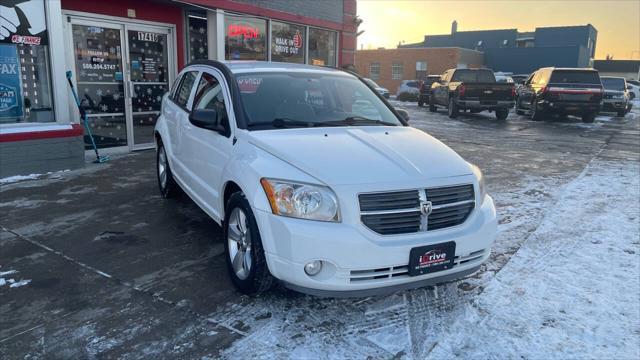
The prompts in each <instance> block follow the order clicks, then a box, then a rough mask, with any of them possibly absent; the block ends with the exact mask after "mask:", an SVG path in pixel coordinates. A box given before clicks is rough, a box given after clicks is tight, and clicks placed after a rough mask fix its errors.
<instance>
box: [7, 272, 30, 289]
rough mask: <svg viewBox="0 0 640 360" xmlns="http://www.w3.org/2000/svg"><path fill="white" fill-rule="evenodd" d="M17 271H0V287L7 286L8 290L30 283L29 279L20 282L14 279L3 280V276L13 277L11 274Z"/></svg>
mask: <svg viewBox="0 0 640 360" xmlns="http://www.w3.org/2000/svg"><path fill="white" fill-rule="evenodd" d="M17 273H18V271H16V270H8V271H0V287H1V286H5V285H6V284H9V287H10V288H17V287H20V286H25V285H27V284H29V283H30V282H31V279H26V280H25V279H22V280H20V281H16V280H15V279H13V278H11V279H5V276H7V275H13V274H17Z"/></svg>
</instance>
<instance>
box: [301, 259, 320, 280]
mask: <svg viewBox="0 0 640 360" xmlns="http://www.w3.org/2000/svg"><path fill="white" fill-rule="evenodd" d="M320 270H322V261H320V260H313V261H311V262H309V263H307V265H305V266H304V272H306V273H307V275H309V276H314V275H318V273H319V272H320Z"/></svg>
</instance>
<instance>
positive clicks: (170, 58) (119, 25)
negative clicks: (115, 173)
mask: <svg viewBox="0 0 640 360" xmlns="http://www.w3.org/2000/svg"><path fill="white" fill-rule="evenodd" d="M70 33H71V34H70V36H69V38H70V40H69V41H70V42H69V44H71V46H72V50H71V51H72V53H73V61H74V64H73V69H74V71H75V73H74V75H73V79H74V81H75V84H76V86H77V91H78V96H79V97H80V100H81V102H82V106H83V107H84V108H85V110H86V112H87V114H88V124H89V127H90V129H91V132H92V134H93V136H94V140H95V141H96V144H97V146H98V147H99V148H107V147H122V146H127V147H129V149H131V150H137V149H145V148H150V147H153V145H154V136H153V130H154V127H155V124H156V120H157V118H158V115H159V114H160V106H161V103H162V96H163V95H164V93H165V92H167V91H168V90H169V85H170V83H171V81H172V80H173V74H174V73H175V61H174V57H175V50H174V45H173V42H174V39H173V35H172V33H171V28H169V27H164V26H156V25H147V24H144V25H142V24H130V23H128V22H125V21H117V20H104V21H99V20H96V19H89V18H85V17H75V16H73V17H70ZM75 113H77V112H75ZM85 132H86V131H85ZM90 146H91V142H90V141H89V139H88V137H87V136H86V135H85V147H86V148H87V149H89V148H90Z"/></svg>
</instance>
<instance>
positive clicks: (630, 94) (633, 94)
mask: <svg viewBox="0 0 640 360" xmlns="http://www.w3.org/2000/svg"><path fill="white" fill-rule="evenodd" d="M635 98H636V94H635V93H632V92H630V93H629V100H633V99H635Z"/></svg>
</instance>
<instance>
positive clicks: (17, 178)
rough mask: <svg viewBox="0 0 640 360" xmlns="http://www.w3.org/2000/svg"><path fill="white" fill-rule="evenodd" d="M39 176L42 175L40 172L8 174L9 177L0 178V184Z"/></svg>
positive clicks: (33, 178)
mask: <svg viewBox="0 0 640 360" xmlns="http://www.w3.org/2000/svg"><path fill="white" fill-rule="evenodd" d="M40 176H42V174H30V175H15V176H9V177H6V178H2V179H0V185H4V184H11V183H14V182H18V181H25V180H35V179H37V178H39V177H40Z"/></svg>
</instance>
